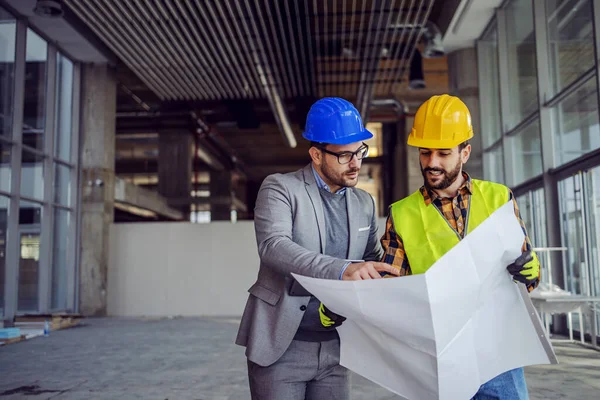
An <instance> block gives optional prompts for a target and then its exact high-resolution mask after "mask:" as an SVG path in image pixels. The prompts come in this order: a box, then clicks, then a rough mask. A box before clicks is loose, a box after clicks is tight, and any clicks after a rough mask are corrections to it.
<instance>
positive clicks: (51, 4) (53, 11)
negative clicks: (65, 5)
mask: <svg viewBox="0 0 600 400" xmlns="http://www.w3.org/2000/svg"><path fill="white" fill-rule="evenodd" d="M33 12H34V14H35V15H39V16H40V17H47V18H59V17H62V16H63V14H64V11H63V9H62V4H61V2H60V0H37V3H36V4H35V8H34V9H33Z"/></svg>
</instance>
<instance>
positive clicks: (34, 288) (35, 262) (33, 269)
mask: <svg viewBox="0 0 600 400" xmlns="http://www.w3.org/2000/svg"><path fill="white" fill-rule="evenodd" d="M41 215H42V206H41V205H40V204H37V203H31V202H28V201H21V204H20V209H19V250H20V257H19V288H18V291H19V296H18V303H17V308H18V311H20V312H31V311H33V312H36V311H37V310H38V300H39V295H38V292H39V272H40V271H39V269H40V233H41V222H42V217H41Z"/></svg>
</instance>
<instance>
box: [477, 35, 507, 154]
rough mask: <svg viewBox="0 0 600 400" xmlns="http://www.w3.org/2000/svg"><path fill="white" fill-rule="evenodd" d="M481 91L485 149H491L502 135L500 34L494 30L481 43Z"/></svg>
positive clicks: (479, 48) (482, 130)
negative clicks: (499, 68)
mask: <svg viewBox="0 0 600 400" xmlns="http://www.w3.org/2000/svg"><path fill="white" fill-rule="evenodd" d="M477 50H478V52H479V54H478V58H479V90H480V97H479V99H480V108H481V122H482V124H481V135H482V140H483V147H484V148H486V147H489V146H491V145H492V144H493V143H494V142H496V141H497V140H498V139H500V136H501V135H502V125H501V123H500V88H499V85H498V82H499V79H500V78H499V75H498V74H499V73H498V32H497V28H496V26H495V25H494V26H493V28H492V29H491V30H490V31H489V32H488V33H487V34H486V35H485V36H484V37H483V38H482V39H481V40H480V41H479V43H478V47H477Z"/></svg>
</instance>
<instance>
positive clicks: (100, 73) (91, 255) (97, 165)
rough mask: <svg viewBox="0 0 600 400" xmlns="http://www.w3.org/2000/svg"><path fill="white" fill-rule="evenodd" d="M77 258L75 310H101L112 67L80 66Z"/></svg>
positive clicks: (109, 212)
mask: <svg viewBox="0 0 600 400" xmlns="http://www.w3.org/2000/svg"><path fill="white" fill-rule="evenodd" d="M81 86H82V96H81V98H82V105H81V107H82V110H81V132H82V134H81V140H82V146H81V147H82V150H81V151H82V153H81V169H82V181H81V184H82V197H81V258H80V266H79V272H80V275H79V279H80V280H79V311H80V312H81V313H82V314H83V315H88V316H100V315H105V314H106V284H107V269H108V254H109V248H108V231H109V226H110V224H111V223H112V222H113V218H114V193H115V188H114V182H115V166H114V165H115V122H116V116H115V113H116V106H117V80H116V72H115V71H114V70H113V69H112V68H110V67H109V66H108V65H106V64H85V65H83V66H82V81H81Z"/></svg>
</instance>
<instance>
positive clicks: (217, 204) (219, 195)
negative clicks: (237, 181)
mask: <svg viewBox="0 0 600 400" xmlns="http://www.w3.org/2000/svg"><path fill="white" fill-rule="evenodd" d="M231 178H232V177H231V171H227V170H223V171H211V173H210V219H211V221H231V206H232V204H233V195H232V189H233V185H232V179H231Z"/></svg>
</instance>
